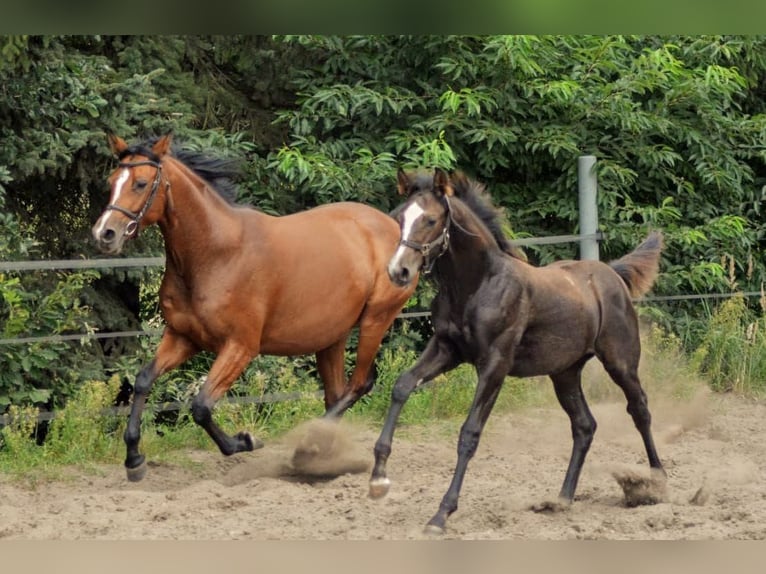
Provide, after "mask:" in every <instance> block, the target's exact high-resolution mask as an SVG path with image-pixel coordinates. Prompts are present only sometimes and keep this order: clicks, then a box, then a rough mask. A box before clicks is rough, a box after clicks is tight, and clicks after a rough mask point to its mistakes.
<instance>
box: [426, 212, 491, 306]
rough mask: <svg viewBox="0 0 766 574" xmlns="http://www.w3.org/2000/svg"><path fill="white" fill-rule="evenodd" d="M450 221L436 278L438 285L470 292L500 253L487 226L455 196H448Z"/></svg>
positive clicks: (489, 269)
mask: <svg viewBox="0 0 766 574" xmlns="http://www.w3.org/2000/svg"><path fill="white" fill-rule="evenodd" d="M450 220H451V223H450V243H449V249H448V250H447V252H446V253H445V254H444V255H443V256H442V257H440V258H439V259H437V261H436V271H437V273H436V277H437V280H438V281H439V282H440V283H441V284H442V285H450V286H451V287H454V286H459V287H460V288H459V289H457V290H458V291H463V290H468V291H472V290H473V289H474V288H475V287H476V286H477V285H478V283H480V282H481V281H482V279H483V278H484V277H485V276H486V275H487V274H488V273H490V272H491V271H492V269H493V265H494V264H495V261H496V260H497V259H498V258H501V259H502V258H503V257H504V255H503V252H502V250H501V249H500V247H499V246H498V244H497V241H495V238H494V237H493V236H492V234H491V233H490V231H489V230H488V229H487V227H486V226H485V225H484V224H483V223H482V222H481V220H479V218H478V217H477V216H476V215H475V214H474V213H473V211H471V209H470V208H469V207H468V206H466V205H465V204H464V203H463V202H462V201H460V200H459V199H456V198H452V199H450ZM450 291H454V289H450Z"/></svg>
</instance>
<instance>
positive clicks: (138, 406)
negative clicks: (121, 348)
mask: <svg viewBox="0 0 766 574" xmlns="http://www.w3.org/2000/svg"><path fill="white" fill-rule="evenodd" d="M196 353H197V348H196V347H195V346H194V345H192V344H191V343H190V342H189V341H188V340H187V339H185V338H184V337H181V336H180V335H177V334H175V333H174V332H173V331H170V330H169V329H165V331H164V332H163V334H162V340H160V344H159V347H158V348H157V353H156V354H155V357H154V359H153V360H152V361H151V362H150V363H149V364H148V365H146V366H145V367H144V368H143V369H141V371H140V372H139V373H138V376H137V377H136V384H135V386H134V389H133V402H132V404H131V407H130V416H129V417H128V426H127V427H126V429H125V434H124V436H123V438H124V440H125V446H126V450H127V453H126V457H125V471H126V472H127V475H128V480H130V481H131V482H138V481H139V480H141V479H142V478H144V476H145V475H146V460H145V458H144V455H143V454H141V453H140V451H139V450H138V444H139V442H140V441H141V415H142V413H143V411H144V406H145V405H146V397H147V396H148V395H149V391H151V389H152V385H153V384H154V381H156V380H157V378H158V377H159V376H160V375H162V374H164V373H166V372H168V371H170V370H172V369H174V368H176V367H177V366H178V365H180V364H181V363H183V362H184V361H185V360H186V359H188V358H190V357H191V356H193V355H195V354H196Z"/></svg>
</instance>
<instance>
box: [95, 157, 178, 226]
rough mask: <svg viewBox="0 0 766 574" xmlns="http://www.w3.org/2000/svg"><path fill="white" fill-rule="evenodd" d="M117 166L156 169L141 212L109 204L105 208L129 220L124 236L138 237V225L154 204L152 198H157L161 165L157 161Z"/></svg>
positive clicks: (167, 183) (125, 163)
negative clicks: (117, 212)
mask: <svg viewBox="0 0 766 574" xmlns="http://www.w3.org/2000/svg"><path fill="white" fill-rule="evenodd" d="M118 165H119V167H138V166H139V165H150V166H152V167H154V168H156V169H157V174H156V175H155V176H154V181H153V182H152V189H151V191H150V192H149V197H148V198H147V199H146V203H144V206H143V207H142V208H141V211H139V212H138V213H136V212H135V211H130V210H129V209H125V208H124V207H120V206H119V205H114V204H111V203H110V204H109V205H107V206H106V209H107V210H109V209H111V210H114V211H119V212H120V213H122V214H123V215H126V216H127V217H129V218H130V219H131V221H130V223H128V225H127V226H126V227H125V235H127V236H131V235H133V234H135V235H136V236H138V228H139V224H140V223H141V220H142V219H143V218H144V215H146V212H147V211H149V209H150V208H151V206H152V203H153V202H154V198H155V197H156V196H157V190H158V189H159V188H160V181H161V180H162V165H161V164H160V162H159V160H157V161H154V160H144V161H136V162H120V163H119V164H118ZM165 185H166V186H167V187H170V182H165Z"/></svg>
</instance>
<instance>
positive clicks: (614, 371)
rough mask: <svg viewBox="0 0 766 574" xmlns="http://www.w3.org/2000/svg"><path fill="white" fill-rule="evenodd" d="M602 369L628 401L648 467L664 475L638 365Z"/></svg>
mask: <svg viewBox="0 0 766 574" xmlns="http://www.w3.org/2000/svg"><path fill="white" fill-rule="evenodd" d="M637 362H638V361H636V363H637ZM604 367H605V368H606V371H607V373H609V376H610V377H611V378H612V380H613V381H614V382H615V383H617V385H618V386H619V387H620V388H621V389H622V391H623V393H624V394H625V398H626V399H627V401H628V406H627V411H628V414H630V416H631V417H632V418H633V423H634V424H635V425H636V428H637V429H638V432H639V434H640V435H641V438H642V440H643V441H644V447H645V448H646V456H647V457H648V459H649V466H650V467H651V468H652V469H655V470H657V471H661V472H662V474H663V475H664V474H665V469H664V468H663V466H662V462H660V457H659V455H658V454H657V448H656V447H655V445H654V438H653V436H652V429H651V426H652V415H651V413H650V412H649V404H648V401H647V397H646V392H644V389H643V388H642V387H641V381H640V380H639V378H638V365H633V366H630V367H628V366H619V365H610V364H607V363H605V364H604Z"/></svg>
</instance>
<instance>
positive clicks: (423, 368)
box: [369, 337, 460, 498]
mask: <svg viewBox="0 0 766 574" xmlns="http://www.w3.org/2000/svg"><path fill="white" fill-rule="evenodd" d="M459 364H460V361H459V359H458V358H457V356H456V354H455V353H454V352H453V350H452V348H451V346H450V345H449V343H447V342H446V341H442V340H440V339H438V338H437V337H432V338H431V339H430V340H429V341H428V344H427V345H426V348H425V350H424V351H423V353H422V354H421V355H420V357H419V358H418V360H417V361H416V363H415V365H413V367H412V368H411V369H410V370H408V371H405V372H404V373H402V375H400V376H399V378H398V379H397V380H396V383H394V388H393V390H392V391H391V406H390V407H389V408H388V414H387V415H386V421H385V423H384V424H383V429H382V431H381V433H380V437H379V438H378V441H377V442H376V443H375V449H374V452H375V465H374V466H373V468H372V476H371V477H370V491H369V495H370V498H382V497H384V496H385V495H386V494H388V491H389V489H390V487H391V481H390V480H389V479H388V477H387V476H386V462H387V461H388V457H389V455H390V454H391V442H392V441H393V438H394V429H395V427H396V422H397V421H398V420H399V414H400V413H401V411H402V408H403V407H404V404H405V403H406V402H407V399H408V398H409V396H410V394H411V393H412V391H414V390H415V389H416V388H417V387H418V386H419V385H421V384H423V383H425V382H427V381H430V380H431V379H433V378H434V377H437V376H438V375H440V374H442V373H445V372H447V371H449V370H451V369H454V368H455V367H457V366H458V365H459Z"/></svg>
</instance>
